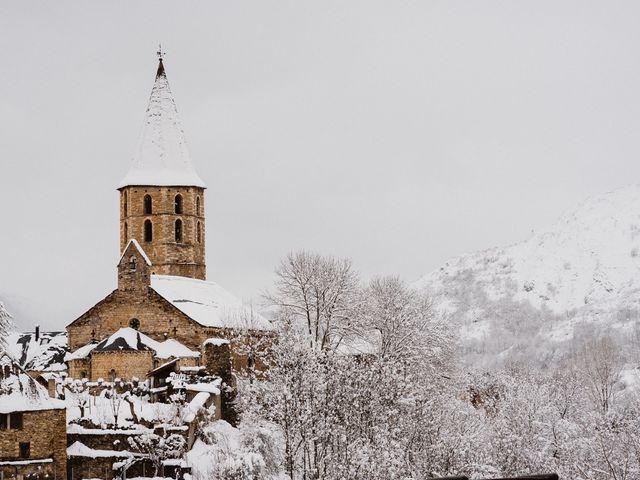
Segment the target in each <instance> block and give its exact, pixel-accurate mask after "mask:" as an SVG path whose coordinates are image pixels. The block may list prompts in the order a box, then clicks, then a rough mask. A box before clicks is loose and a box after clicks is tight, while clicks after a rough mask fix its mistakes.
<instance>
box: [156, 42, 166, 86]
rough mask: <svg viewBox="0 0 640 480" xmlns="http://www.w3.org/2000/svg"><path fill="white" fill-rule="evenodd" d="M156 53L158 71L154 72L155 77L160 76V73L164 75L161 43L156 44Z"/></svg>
mask: <svg viewBox="0 0 640 480" xmlns="http://www.w3.org/2000/svg"><path fill="white" fill-rule="evenodd" d="M156 55H158V71H157V72H156V79H157V78H158V77H159V76H160V75H165V76H166V74H165V73H164V64H163V63H162V57H163V56H164V52H163V51H162V44H158V51H157V52H156Z"/></svg>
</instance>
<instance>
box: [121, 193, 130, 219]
mask: <svg viewBox="0 0 640 480" xmlns="http://www.w3.org/2000/svg"><path fill="white" fill-rule="evenodd" d="M122 197H123V200H124V202H123V203H124V204H123V206H122V209H123V210H124V216H125V217H126V216H127V209H128V207H129V205H128V203H127V192H124V194H123V195H122Z"/></svg>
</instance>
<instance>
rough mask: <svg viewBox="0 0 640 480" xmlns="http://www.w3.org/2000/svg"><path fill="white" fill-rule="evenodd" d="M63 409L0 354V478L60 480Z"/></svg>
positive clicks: (64, 468) (63, 460)
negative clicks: (46, 479)
mask: <svg viewBox="0 0 640 480" xmlns="http://www.w3.org/2000/svg"><path fill="white" fill-rule="evenodd" d="M66 448H67V434H66V405H65V404H64V402H62V401H59V400H55V399H52V398H50V397H49V393H48V392H47V390H46V389H45V388H44V387H42V386H41V385H40V384H38V383H37V382H36V381H35V380H34V379H33V378H31V377H30V376H29V375H28V374H27V373H26V372H25V370H23V369H22V367H20V366H19V365H18V364H17V362H15V361H14V360H13V359H12V358H11V357H9V356H8V355H7V354H6V353H3V354H0V478H15V479H17V480H22V479H24V480H26V479H34V480H35V479H45V478H48V479H64V478H66V475H67V457H66Z"/></svg>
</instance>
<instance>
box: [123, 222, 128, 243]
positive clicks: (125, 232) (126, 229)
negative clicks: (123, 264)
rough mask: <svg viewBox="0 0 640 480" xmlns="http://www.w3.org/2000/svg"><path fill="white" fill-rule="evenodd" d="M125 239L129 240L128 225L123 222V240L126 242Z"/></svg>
mask: <svg viewBox="0 0 640 480" xmlns="http://www.w3.org/2000/svg"><path fill="white" fill-rule="evenodd" d="M127 240H129V226H128V225H127V222H124V241H125V242H126V241H127Z"/></svg>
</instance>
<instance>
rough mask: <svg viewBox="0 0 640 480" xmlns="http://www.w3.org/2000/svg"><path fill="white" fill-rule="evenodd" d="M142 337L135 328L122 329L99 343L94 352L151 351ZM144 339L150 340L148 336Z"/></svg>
mask: <svg viewBox="0 0 640 480" xmlns="http://www.w3.org/2000/svg"><path fill="white" fill-rule="evenodd" d="M142 337H143V334H141V333H140V332H138V331H137V330H135V329H133V328H130V327H125V328H121V329H120V330H117V331H116V332H115V333H113V334H112V335H111V336H110V337H107V338H105V339H104V340H102V341H101V342H100V343H98V345H96V347H95V348H94V350H95V351H96V352H111V351H124V350H127V351H133V350H138V351H145V350H147V351H148V350H151V348H149V346H148V345H147V344H146V343H145V342H144V341H143V339H142ZM144 337H146V338H149V337H147V336H146V335H144ZM74 353H75V352H74Z"/></svg>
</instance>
